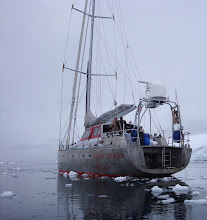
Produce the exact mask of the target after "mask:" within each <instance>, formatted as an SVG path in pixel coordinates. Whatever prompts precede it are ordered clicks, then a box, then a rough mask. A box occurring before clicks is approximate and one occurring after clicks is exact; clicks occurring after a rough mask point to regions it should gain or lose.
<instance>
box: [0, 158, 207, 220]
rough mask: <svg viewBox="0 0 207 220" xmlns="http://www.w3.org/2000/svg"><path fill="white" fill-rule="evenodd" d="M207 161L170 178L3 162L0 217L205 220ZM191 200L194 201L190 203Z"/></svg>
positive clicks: (49, 163)
mask: <svg viewBox="0 0 207 220" xmlns="http://www.w3.org/2000/svg"><path fill="white" fill-rule="evenodd" d="M206 167H207V162H191V163H190V164H189V166H188V168H187V169H185V170H184V171H182V172H180V173H177V174H175V175H173V176H172V177H166V178H153V179H150V178H130V177H119V178H107V177H90V176H87V175H83V176H77V175H75V174H74V173H73V175H71V176H68V175H60V174H59V173H58V172H57V164H56V163H54V162H47V163H46V162H44V163H35V162H34V163H32V162H30V163H29V162H21V163H20V162H18V163H16V162H7V161H5V162H3V161H2V162H0V219H1V220H2V219H206V218H207V200H206V199H207V198H206V196H207V169H206ZM188 201H190V202H188Z"/></svg>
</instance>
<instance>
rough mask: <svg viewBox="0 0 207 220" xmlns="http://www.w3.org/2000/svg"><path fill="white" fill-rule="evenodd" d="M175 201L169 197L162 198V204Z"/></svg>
mask: <svg viewBox="0 0 207 220" xmlns="http://www.w3.org/2000/svg"><path fill="white" fill-rule="evenodd" d="M173 202H175V199H174V198H172V197H170V198H168V199H165V200H162V204H170V203H173Z"/></svg>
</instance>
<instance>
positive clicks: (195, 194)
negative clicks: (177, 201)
mask: <svg viewBox="0 0 207 220" xmlns="http://www.w3.org/2000/svg"><path fill="white" fill-rule="evenodd" d="M191 195H192V196H199V195H200V193H199V192H198V191H194V192H192V193H191Z"/></svg>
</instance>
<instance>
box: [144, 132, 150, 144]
mask: <svg viewBox="0 0 207 220" xmlns="http://www.w3.org/2000/svg"><path fill="white" fill-rule="evenodd" d="M149 144H150V135H149V134H144V145H149Z"/></svg>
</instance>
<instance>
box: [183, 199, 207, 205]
mask: <svg viewBox="0 0 207 220" xmlns="http://www.w3.org/2000/svg"><path fill="white" fill-rule="evenodd" d="M184 204H185V205H207V200H206V199H198V200H194V199H191V200H187V199H186V200H185V201H184Z"/></svg>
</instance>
